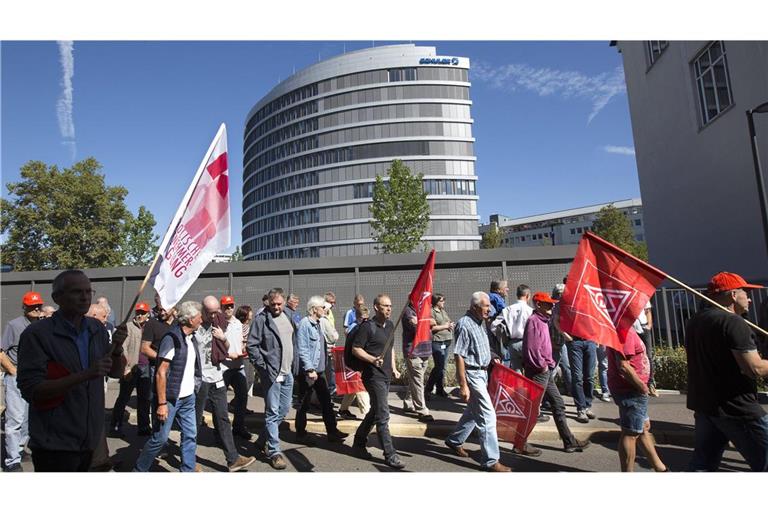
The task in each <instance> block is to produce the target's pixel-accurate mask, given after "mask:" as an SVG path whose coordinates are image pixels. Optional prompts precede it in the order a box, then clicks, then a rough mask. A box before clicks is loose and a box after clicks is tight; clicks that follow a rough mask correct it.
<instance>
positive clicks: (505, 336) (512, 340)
mask: <svg viewBox="0 0 768 512" xmlns="http://www.w3.org/2000/svg"><path fill="white" fill-rule="evenodd" d="M530 300H531V289H530V288H529V287H528V286H527V285H524V284H521V285H520V286H518V287H517V301H516V302H515V303H514V304H510V305H509V306H507V307H505V308H504V309H502V310H501V313H500V314H499V315H498V316H497V317H496V319H495V320H494V321H493V323H492V324H491V329H492V330H493V333H494V334H495V335H496V338H497V339H498V340H499V341H500V343H499V345H500V348H501V362H502V363H503V364H504V366H507V367H509V368H512V369H513V370H515V371H516V372H522V371H523V331H525V323H526V322H527V321H528V319H529V318H530V317H531V315H532V314H533V308H532V307H531V306H529V305H528V302H529V301H530Z"/></svg>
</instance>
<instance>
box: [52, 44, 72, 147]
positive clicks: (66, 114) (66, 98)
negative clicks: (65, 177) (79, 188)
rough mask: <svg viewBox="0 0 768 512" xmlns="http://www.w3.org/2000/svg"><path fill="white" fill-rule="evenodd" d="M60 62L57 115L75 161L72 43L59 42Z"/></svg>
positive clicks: (61, 131)
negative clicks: (59, 91) (59, 93)
mask: <svg viewBox="0 0 768 512" xmlns="http://www.w3.org/2000/svg"><path fill="white" fill-rule="evenodd" d="M58 45H59V61H60V62H61V73H62V77H61V96H59V101H58V103H57V104H56V114H57V115H58V118H59V132H60V133H61V137H62V138H63V139H64V140H63V142H62V144H64V145H65V146H68V147H69V149H70V155H71V157H72V160H74V159H75V153H76V151H77V144H76V142H75V123H74V121H73V120H72V110H73V101H72V97H73V88H72V76H73V75H74V74H75V57H74V54H73V51H74V43H73V42H72V41H59V42H58Z"/></svg>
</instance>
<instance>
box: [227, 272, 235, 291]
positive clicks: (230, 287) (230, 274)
mask: <svg viewBox="0 0 768 512" xmlns="http://www.w3.org/2000/svg"><path fill="white" fill-rule="evenodd" d="M228 295H234V294H233V293H232V272H230V273H229V293H228Z"/></svg>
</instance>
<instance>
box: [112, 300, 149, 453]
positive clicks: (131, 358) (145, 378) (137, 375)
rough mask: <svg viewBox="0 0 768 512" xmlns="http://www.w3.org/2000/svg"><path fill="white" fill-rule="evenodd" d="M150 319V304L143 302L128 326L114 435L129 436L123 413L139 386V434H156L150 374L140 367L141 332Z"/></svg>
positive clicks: (115, 407)
mask: <svg viewBox="0 0 768 512" xmlns="http://www.w3.org/2000/svg"><path fill="white" fill-rule="evenodd" d="M148 319H149V304H147V303H146V302H139V303H138V304H136V309H135V310H134V314H133V320H131V321H130V322H129V323H128V324H127V325H126V327H127V329H128V337H127V338H126V339H125V342H124V343H123V350H124V353H123V357H125V370H124V375H123V377H122V378H121V379H120V394H119V395H118V397H117V400H115V405H114V407H112V422H111V424H110V427H109V436H110V437H120V438H123V437H125V434H124V433H123V414H124V413H125V406H126V405H127V404H128V400H129V399H130V398H131V393H133V390H134V388H135V389H136V405H137V407H136V409H137V414H138V418H137V423H138V427H139V435H141V436H148V435H150V434H151V433H152V430H151V428H150V424H149V401H150V399H151V394H150V393H151V391H150V380H149V373H147V372H143V373H142V368H140V366H139V354H140V353H141V334H142V328H143V327H144V324H145V323H146V322H147V320H148Z"/></svg>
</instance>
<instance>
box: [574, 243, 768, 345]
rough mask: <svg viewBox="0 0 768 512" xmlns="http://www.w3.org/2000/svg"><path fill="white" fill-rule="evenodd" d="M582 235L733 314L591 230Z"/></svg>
mask: <svg viewBox="0 0 768 512" xmlns="http://www.w3.org/2000/svg"><path fill="white" fill-rule="evenodd" d="M584 237H585V238H589V239H591V240H594V241H595V242H597V243H599V244H602V245H604V246H606V247H608V248H610V249H611V250H612V251H615V252H618V253H620V254H621V255H622V256H624V257H625V258H630V259H632V260H633V262H634V263H636V264H638V265H640V266H643V267H645V268H647V269H649V270H651V271H653V272H655V273H657V274H659V275H661V276H664V277H665V278H666V279H669V280H670V281H672V282H673V283H675V284H676V285H678V286H679V287H681V288H684V289H685V290H688V291H689V292H691V293H693V294H694V295H696V296H697V297H700V298H702V299H704V300H705V301H707V302H708V303H709V304H711V305H713V306H716V307H718V308H720V309H722V310H723V311H727V312H728V313H731V314H735V313H734V312H733V311H731V310H729V309H728V308H726V307H725V306H723V305H722V304H718V303H717V302H715V301H714V300H712V299H710V298H709V297H707V296H706V295H704V294H703V293H701V292H699V291H698V290H694V289H693V288H691V287H690V286H688V285H687V284H685V283H684V282H682V281H679V280H677V279H675V278H674V277H672V276H671V275H669V274H667V273H666V272H664V271H662V270H660V269H658V268H656V267H654V266H653V265H651V264H650V263H648V262H646V261H643V260H641V259H639V258H638V257H637V256H634V255H632V254H630V253H628V252H627V251H625V250H624V249H622V248H620V247H616V246H615V245H613V244H612V243H610V242H608V241H607V240H603V239H602V238H600V237H599V236H597V235H595V234H594V233H592V232H591V231H587V232H586V233H584ZM744 321H745V322H747V325H749V326H750V327H751V328H752V329H754V330H755V331H757V332H759V333H761V334H763V335H764V336H768V332H766V331H765V330H764V329H762V328H760V327H759V326H757V325H755V324H753V323H752V322H750V321H749V320H747V319H746V318H745V319H744Z"/></svg>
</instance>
